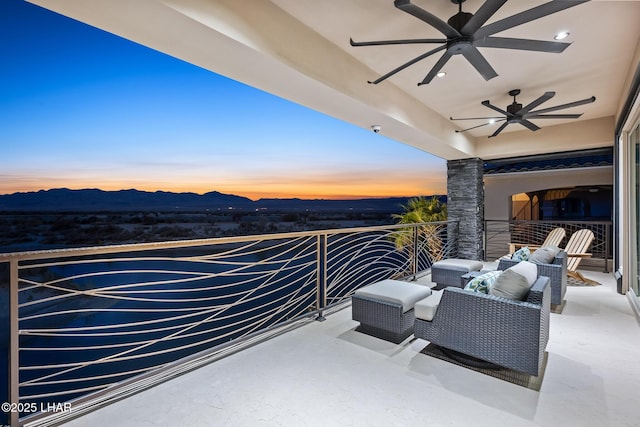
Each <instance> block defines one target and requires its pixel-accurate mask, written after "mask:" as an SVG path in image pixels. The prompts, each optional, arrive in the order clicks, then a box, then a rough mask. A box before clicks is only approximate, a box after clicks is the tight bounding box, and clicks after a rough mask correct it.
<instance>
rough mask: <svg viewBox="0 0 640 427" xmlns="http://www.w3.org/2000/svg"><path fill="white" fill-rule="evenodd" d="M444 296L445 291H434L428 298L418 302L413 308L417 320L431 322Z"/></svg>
mask: <svg viewBox="0 0 640 427" xmlns="http://www.w3.org/2000/svg"><path fill="white" fill-rule="evenodd" d="M442 294H443V290H439V291H433V292H432V293H431V295H429V296H428V297H426V298H423V299H421V300H420V301H418V302H416V303H415V305H414V306H413V310H414V313H415V316H416V319H422V320H428V321H429V322H430V321H431V320H433V316H435V314H436V310H437V309H438V304H440V299H441V298H442Z"/></svg>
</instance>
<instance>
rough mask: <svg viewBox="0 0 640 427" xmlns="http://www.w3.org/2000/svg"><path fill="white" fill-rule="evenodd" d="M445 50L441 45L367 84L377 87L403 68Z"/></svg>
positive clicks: (444, 46)
mask: <svg viewBox="0 0 640 427" xmlns="http://www.w3.org/2000/svg"><path fill="white" fill-rule="evenodd" d="M446 48H447V46H446V45H442V46H440V47H437V48H435V49H433V50H430V51H429V52H427V53H424V54H422V55H420V56H418V57H416V58H413V59H412V60H411V61H409V62H406V63H404V64H402V65H401V66H399V67H397V68H394V69H393V70H391V71H389V72H388V73H387V74H385V75H384V76H381V77H379V78H378V79H376V80H374V81H372V82H368V83H371V84H374V85H377V84H378V83H380V82H381V81H383V80H386V79H388V78H389V77H391V76H393V75H394V74H396V73H397V72H399V71H402V70H404V69H405V68H407V67H409V66H410V65H413V64H415V63H416V62H418V61H422V60H423V59H424V58H426V57H428V56H431V55H433V54H434V53H436V52H439V51H441V50H444V49H446Z"/></svg>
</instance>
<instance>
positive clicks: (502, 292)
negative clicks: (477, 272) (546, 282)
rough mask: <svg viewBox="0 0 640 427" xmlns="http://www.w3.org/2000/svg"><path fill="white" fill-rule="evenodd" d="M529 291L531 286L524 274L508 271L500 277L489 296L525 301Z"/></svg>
mask: <svg viewBox="0 0 640 427" xmlns="http://www.w3.org/2000/svg"><path fill="white" fill-rule="evenodd" d="M529 289H531V286H529V283H528V282H527V279H526V278H525V277H524V276H523V275H522V274H518V273H516V272H515V271H513V270H509V269H507V270H505V271H504V272H503V273H502V274H501V275H499V276H498V278H497V279H496V281H495V283H494V284H493V286H492V287H491V288H490V289H489V294H490V295H495V296H498V297H503V298H509V299H512V300H523V299H524V297H526V296H527V294H528V293H529Z"/></svg>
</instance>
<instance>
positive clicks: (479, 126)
mask: <svg viewBox="0 0 640 427" xmlns="http://www.w3.org/2000/svg"><path fill="white" fill-rule="evenodd" d="M503 120H506V119H502V120H499V121H503ZM494 123H497V122H494ZM492 124H493V123H483V124H481V125H478V126H473V127H470V128H467V129H462V130H457V129H456V131H455V132H456V133H462V132H466V131H468V130H471V129H476V128H481V127H483V126H488V125H492Z"/></svg>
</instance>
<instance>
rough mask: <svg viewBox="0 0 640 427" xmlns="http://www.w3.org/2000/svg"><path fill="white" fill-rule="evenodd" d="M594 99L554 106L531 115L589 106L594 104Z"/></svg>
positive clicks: (593, 97) (533, 112)
mask: <svg viewBox="0 0 640 427" xmlns="http://www.w3.org/2000/svg"><path fill="white" fill-rule="evenodd" d="M595 100H596V97H595V96H592V97H591V98H586V99H581V100H580V101H574V102H569V103H568V104H562V105H556V106H555V107H549V108H543V109H542V110H537V111H532V112H531V113H532V114H544V113H551V112H553V111H558V110H563V109H565V108H571V107H577V106H579V105H585V104H591V103H592V102H595Z"/></svg>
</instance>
